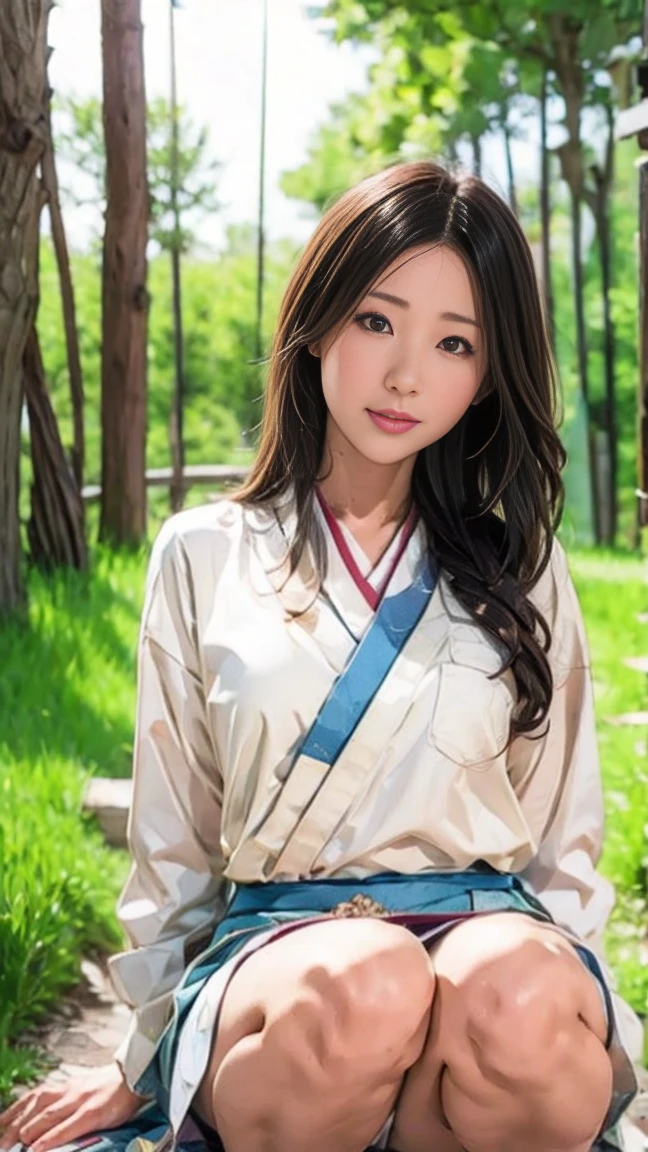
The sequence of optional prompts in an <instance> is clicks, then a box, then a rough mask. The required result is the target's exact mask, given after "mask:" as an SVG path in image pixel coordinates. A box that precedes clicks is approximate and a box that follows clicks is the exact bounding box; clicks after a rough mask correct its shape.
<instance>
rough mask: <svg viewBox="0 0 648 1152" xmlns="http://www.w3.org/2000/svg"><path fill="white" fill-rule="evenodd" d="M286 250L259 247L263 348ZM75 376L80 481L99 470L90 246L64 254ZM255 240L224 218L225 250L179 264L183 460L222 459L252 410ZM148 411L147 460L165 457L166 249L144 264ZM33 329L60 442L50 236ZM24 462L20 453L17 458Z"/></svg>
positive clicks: (64, 382) (96, 329) (64, 414)
mask: <svg viewBox="0 0 648 1152" xmlns="http://www.w3.org/2000/svg"><path fill="white" fill-rule="evenodd" d="M295 259H296V246H295V245H293V244H292V243H290V242H279V243H276V244H271V245H269V246H268V248H267V251H266V268H265V277H264V280H265V292H264V332H263V344H264V348H266V349H267V348H268V346H269V341H270V333H271V332H272V330H273V327H274V323H275V319H276V316H277V312H278V309H279V305H280V301H281V296H282V294H283V290H284V287H285V284H286V281H287V278H288V276H289V275H290V272H291V270H292V267H293V265H294V262H295ZM72 274H73V277H74V282H75V287H76V295H77V314H78V325H79V332H80V341H81V361H82V368H83V374H84V384H85V395H86V403H85V423H86V438H87V467H86V481H87V482H88V483H98V482H99V479H100V415H99V413H100V409H99V397H100V376H101V354H100V349H101V324H100V315H101V309H100V305H101V273H100V268H99V264H98V261H97V259H96V257H95V256H94V255H92V254H76V255H73V257H72ZM256 276H257V271H256V248H255V239H254V230H253V229H252V228H245V227H243V228H241V227H239V228H232V229H230V231H229V233H228V247H227V250H226V251H225V252H223V253H222V254H220V255H218V256H214V257H213V258H212V259H209V260H198V259H196V258H195V257H193V258H191V257H189V258H187V259H185V260H184V261H183V265H182V282H183V296H182V301H183V320H184V329H185V365H186V372H185V375H186V390H187V403H186V408H185V435H186V446H187V452H186V459H187V463H188V464H218V463H230V462H232V460H233V459H234V458H235V454H236V451H237V449H238V446H239V444H240V442H241V436H242V435H243V436H244V437H245V436H249V435H250V434H251V433H252V432H253V430H254V428H255V426H256V425H257V424H258V422H259V419H260V415H261V397H262V393H263V378H264V377H263V367H262V366H261V365H257V364H255V363H254V362H253V361H254V355H255V333H256ZM149 291H150V294H151V310H150V317H149V359H148V364H149V415H148V437H147V463H148V466H149V467H162V466H164V465H168V464H169V463H170V455H169V448H168V434H167V428H168V420H169V412H170V405H171V394H172V385H173V377H174V362H173V329H172V315H171V270H170V265H169V259H168V256H166V255H160V256H158V257H156V258H154V259H153V260H152V261H151V264H150V268H149ZM38 330H39V334H40V338H41V344H42V349H43V358H44V362H45V369H46V373H47V378H48V383H49V386H50V389H51V394H52V399H53V403H54V407H55V411H56V414H57V418H58V420H59V426H60V429H61V435H62V438H63V442H64V444H66V445H69V444H71V442H72V423H71V401H70V393H69V381H68V371H67V362H66V355H65V343H64V336H63V327H62V320H61V306H60V293H59V286H58V278H57V273H56V266H55V261H54V256H53V252H52V249H51V245H50V244H49V242H48V241H47V240H44V241H43V244H42V258H41V304H40V310H39V314H38ZM25 463H26V464H27V461H25Z"/></svg>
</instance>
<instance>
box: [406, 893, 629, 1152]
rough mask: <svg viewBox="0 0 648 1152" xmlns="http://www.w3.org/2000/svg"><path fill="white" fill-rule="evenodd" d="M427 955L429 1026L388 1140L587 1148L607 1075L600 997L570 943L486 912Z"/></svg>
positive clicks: (560, 1150) (440, 1149)
mask: <svg viewBox="0 0 648 1152" xmlns="http://www.w3.org/2000/svg"><path fill="white" fill-rule="evenodd" d="M431 958H432V961H433V965H434V970H435V974H436V977H437V986H436V992H435V998H434V1004H433V1008H432V1017H431V1023H430V1029H429V1033H428V1037H427V1040H426V1045H425V1048H424V1050H423V1053H422V1054H421V1057H420V1058H419V1060H418V1061H417V1063H416V1065H415V1066H414V1067H413V1068H411V1069H410V1070H409V1072H408V1073H407V1075H406V1077H405V1080H404V1084H403V1090H402V1093H401V1095H400V1097H399V1100H398V1104H397V1110H396V1122H395V1125H394V1130H393V1135H392V1141H391V1143H392V1147H393V1148H394V1149H395V1150H398V1152H460V1150H461V1149H465V1150H466V1152H503V1150H506V1152H589V1150H590V1148H591V1145H592V1142H593V1140H594V1138H595V1136H596V1134H597V1133H598V1131H599V1128H600V1126H601V1123H602V1121H603V1119H604V1116H605V1112H606V1110H607V1107H608V1104H609V1100H610V1095H611V1087H612V1083H611V1081H612V1072H611V1065H610V1060H609V1057H608V1054H607V1052H606V1051H605V1048H604V1039H605V1033H606V1025H605V1019H604V1013H603V1009H602V1005H601V1002H600V997H599V993H598V990H597V988H596V985H595V982H594V980H593V978H592V977H591V975H590V974H589V973H588V972H587V971H586V969H585V968H584V966H583V964H582V963H581V961H580V959H579V958H578V956H577V955H576V953H575V952H574V950H573V948H572V947H571V945H570V944H569V942H568V941H566V940H565V939H564V938H563V937H562V936H561V935H560V934H559V933H557V932H556V931H555V930H553V929H551V928H550V927H548V926H546V925H542V924H540V923H538V922H537V921H535V920H533V919H532V918H531V917H527V916H524V915H522V914H515V915H513V914H511V913H504V914H493V915H489V916H485V917H480V918H479V919H475V920H471V921H467V922H465V923H463V924H461V925H458V926H457V927H456V928H454V929H452V930H451V931H450V932H449V933H448V934H447V936H445V937H443V939H442V940H441V941H439V942H438V943H437V944H436V945H435V946H434V947H433V949H432V952H431ZM446 1125H449V1126H450V1128H451V1129H452V1131H451V1132H448V1129H447V1127H446Z"/></svg>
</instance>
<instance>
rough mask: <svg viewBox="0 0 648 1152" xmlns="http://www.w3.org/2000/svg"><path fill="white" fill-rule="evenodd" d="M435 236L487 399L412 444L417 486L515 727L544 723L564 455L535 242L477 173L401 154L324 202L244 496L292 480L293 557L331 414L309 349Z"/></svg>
mask: <svg viewBox="0 0 648 1152" xmlns="http://www.w3.org/2000/svg"><path fill="white" fill-rule="evenodd" d="M436 244H445V245H447V246H448V247H449V248H452V249H453V250H454V251H455V252H456V253H457V254H458V255H459V256H460V257H461V258H462V260H463V262H464V264H465V266H466V269H467V271H468V274H469V276H470V278H471V283H472V285H473V293H474V296H475V304H476V307H477V309H478V313H479V317H478V318H479V320H480V323H481V324H482V326H483V330H484V333H485V338H486V348H487V360H488V366H487V369H486V374H485V377H484V380H483V383H482V387H481V388H480V392H479V393H478V397H477V398H478V399H479V397H480V396H481V397H483V398H482V399H481V400H480V402H479V403H478V404H476V405H471V406H470V407H469V408H468V410H467V411H466V412H465V413H464V415H463V416H462V418H461V419H460V420H459V421H458V423H457V424H456V425H455V426H454V427H453V428H451V429H450V431H449V432H447V433H446V435H445V436H443V437H442V438H441V439H440V440H438V441H437V442H435V443H434V444H431V445H430V446H429V447H427V448H425V449H424V450H423V451H421V452H420V453H419V455H418V457H417V460H416V462H415V466H414V472H413V477H412V496H413V499H414V502H415V504H416V506H417V508H418V510H419V513H420V515H421V517H422V519H423V521H424V523H425V526H426V529H427V533H428V539H429V542H430V547H431V548H432V549H433V551H434V555H435V557H436V559H437V561H438V563H439V564H440V566H441V568H442V570H443V572H444V575H445V578H446V579H447V580H448V582H449V584H450V586H451V588H452V592H453V594H454V596H455V597H456V599H457V600H458V601H459V603H460V604H462V605H463V606H464V608H465V609H466V610H467V611H468V612H469V613H470V614H471V615H472V616H473V618H474V619H475V621H476V623H478V624H479V626H480V628H483V629H484V630H485V631H486V632H487V633H489V634H490V636H492V637H493V639H494V640H495V641H496V646H497V647H498V648H499V650H500V651H502V652H504V653H507V655H506V656H504V663H503V666H502V669H501V671H502V672H503V671H504V670H505V669H507V668H511V670H512V673H513V675H514V677H515V681H516V685H517V690H518V701H517V707H516V709H515V713H514V716H513V720H512V724H511V736H514V735H516V734H518V733H523V732H530V731H531V730H532V729H534V728H535V727H536V726H537V725H539V724H540V723H541V722H542V721H543V720H544V718H545V717H546V714H547V711H548V708H549V704H550V702H551V696H552V691H553V684H552V676H551V670H550V667H549V664H548V661H547V657H546V655H545V653H546V652H547V651H548V648H549V645H550V642H551V636H550V632H549V628H548V625H547V623H546V621H545V620H544V618H543V616H542V615H541V614H540V612H539V611H538V610H537V609H536V607H535V606H534V605H533V604H532V602H531V601H530V599H529V598H528V593H529V592H530V590H531V589H532V587H533V586H534V585H535V583H536V582H537V580H538V579H539V577H540V575H541V574H542V572H543V571H544V569H545V568H546V566H547V564H548V562H549V558H550V553H551V548H552V543H553V535H554V532H555V530H556V528H557V526H558V523H559V522H560V517H561V515H562V508H563V500H564V492H563V485H562V481H561V477H560V472H561V469H562V467H563V465H564V463H565V453H564V449H563V447H562V445H561V443H560V440H559V439H558V436H557V433H556V402H557V391H556V380H555V373H554V369H553V362H552V357H551V351H550V347H549V343H548V340H547V334H546V330H545V324H544V320H543V313H542V307H541V304H540V298H539V293H538V286H537V282H536V276H535V271H534V267H533V261H532V257H531V252H530V249H529V245H528V243H527V240H526V237H525V235H524V233H523V231H522V229H521V227H520V225H519V223H518V221H517V219H516V217H515V215H514V214H513V212H512V211H511V210H510V208H509V207H508V206H507V205H506V204H505V203H504V201H503V200H502V199H501V198H500V197H499V196H498V195H497V194H496V193H495V192H494V191H493V190H492V189H491V188H489V187H488V186H487V185H486V184H484V183H483V182H482V181H481V180H479V179H477V178H476V177H474V176H471V175H454V174H452V173H450V172H448V171H446V170H445V169H444V168H442V167H440V166H439V165H438V164H435V163H433V162H430V161H415V162H412V163H406V164H397V165H394V166H392V167H389V168H386V169H385V170H384V171H382V172H379V173H378V174H376V175H374V176H370V177H369V178H368V179H366V180H363V181H362V182H361V183H360V184H357V185H356V186H355V187H353V188H351V189H350V190H349V191H348V192H345V193H344V195H343V196H341V197H340V199H339V200H337V202H336V203H334V204H333V205H332V207H330V208H329V209H328V211H327V212H326V213H325V215H324V216H323V218H322V220H321V221H320V223H319V225H318V227H317V228H316V230H315V232H314V233H313V235H312V236H311V238H310V240H309V242H308V244H307V245H306V247H305V249H304V251H303V253H302V255H301V258H300V260H299V263H298V265H297V267H296V269H295V272H294V273H293V276H292V278H291V280H290V283H289V285H288V288H287V290H286V293H285V295H284V299H283V303H282V307H281V312H280V315H279V320H278V325H277V329H276V332H275V336H274V340H273V344H272V349H271V354H270V363H269V374H268V382H267V390H266V397H265V408H264V417H263V425H262V433H261V440H260V447H259V452H258V455H257V458H256V462H255V464H254V467H253V469H252V472H251V475H250V477H249V479H248V482H247V483H246V484H245V486H244V487H243V488H242V489H241V490H240V491H239V492H238V493H237V494H236V496H235V498H236V499H237V500H240V501H245V502H248V503H262V502H266V501H272V500H273V499H274V498H276V497H277V496H279V495H281V494H282V493H284V492H285V490H286V489H287V488H288V486H289V485H293V486H294V492H295V498H296V506H297V519H298V525H299V527H298V531H297V534H296V538H295V540H294V543H293V547H292V555H291V560H292V564H293V566H294V565H296V564H297V563H298V562H299V557H300V556H301V553H302V551H303V548H304V546H305V544H306V542H307V540H309V539H311V538H312V533H313V525H314V509H313V492H314V485H315V482H316V480H317V478H318V476H319V471H320V468H321V465H322V454H323V447H324V434H325V428H326V414H327V408H326V404H325V401H324V397H323V394H322V382H321V371H320V361H319V359H317V358H316V357H314V356H312V355H311V353H310V352H309V351H308V345H313V344H315V343H317V342H319V341H320V340H322V339H323V338H324V337H325V336H326V335H327V334H329V333H330V332H331V331H332V330H333V329H335V328H337V327H339V326H341V325H343V324H344V323H345V321H346V320H348V319H349V318H350V317H351V315H352V313H353V311H354V309H355V308H357V306H358V304H359V302H360V300H361V299H362V297H363V296H365V295H366V293H367V292H368V291H369V290H370V289H371V287H372V286H374V285H375V284H376V282H377V281H378V280H379V279H380V277H381V275H383V274H384V272H385V271H386V269H387V268H388V267H389V266H390V265H391V264H392V263H393V262H394V261H395V260H397V259H399V258H400V257H405V256H406V254H407V253H409V251H410V250H411V249H413V248H416V247H419V246H422V245H436ZM538 630H539V633H540V637H539V635H538Z"/></svg>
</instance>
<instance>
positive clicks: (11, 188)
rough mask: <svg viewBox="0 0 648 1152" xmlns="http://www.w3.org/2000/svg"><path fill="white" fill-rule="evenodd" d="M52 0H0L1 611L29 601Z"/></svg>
mask: <svg viewBox="0 0 648 1152" xmlns="http://www.w3.org/2000/svg"><path fill="white" fill-rule="evenodd" d="M50 7H51V5H50V0H20V3H11V4H7V3H4V4H0V616H3V615H5V614H8V613H10V612H14V611H16V610H19V609H20V608H22V607H23V605H24V603H25V589H24V583H23V577H22V565H21V547H20V519H19V488H20V419H21V412H22V399H23V353H24V350H25V345H26V343H27V338H28V336H29V333H30V330H31V327H32V322H33V317H34V313H35V309H36V302H37V299H38V231H39V216H40V210H41V196H40V185H39V181H38V174H37V169H38V164H39V162H40V160H41V157H42V155H43V150H44V147H45V140H46V125H45V122H44V117H43V93H44V91H45V85H46V77H47V21H48V17H49V11H50Z"/></svg>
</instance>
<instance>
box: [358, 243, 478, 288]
mask: <svg viewBox="0 0 648 1152" xmlns="http://www.w3.org/2000/svg"><path fill="white" fill-rule="evenodd" d="M374 290H376V291H383V290H384V291H386V292H389V291H390V292H394V293H396V294H402V295H403V296H407V293H408V291H409V293H410V294H411V293H414V295H416V294H417V293H418V292H421V293H424V294H425V295H427V296H429V295H430V293H434V292H439V293H442V294H443V295H445V294H447V293H451V294H452V295H453V296H454V295H455V294H458V295H460V296H462V297H464V298H465V299H467V300H469V301H471V302H473V299H474V296H473V289H472V282H471V278H470V275H469V273H468V269H467V268H466V265H465V264H464V261H463V260H462V259H461V257H460V256H459V255H458V254H457V253H456V252H455V251H454V250H453V249H452V248H449V247H448V246H447V245H445V244H435V245H434V246H432V245H425V246H421V247H418V248H411V249H410V250H409V251H408V252H405V253H403V255H402V256H399V257H398V258H397V259H396V260H394V261H393V262H392V264H390V265H389V267H388V268H387V269H386V271H385V272H383V273H382V275H381V276H380V277H379V278H378V280H377V281H376V282H375V284H373V285H371V287H370V288H368V290H367V291H368V292H372V291H374ZM399 290H400V292H399Z"/></svg>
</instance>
